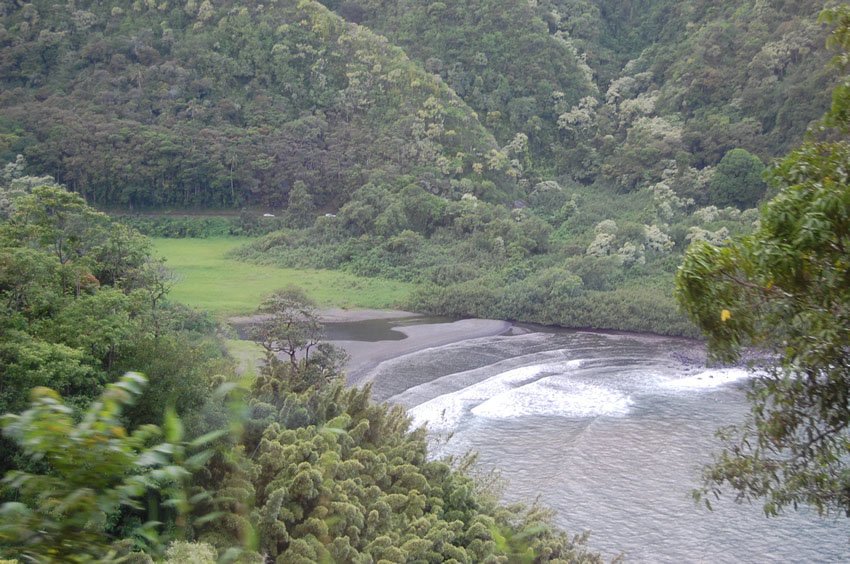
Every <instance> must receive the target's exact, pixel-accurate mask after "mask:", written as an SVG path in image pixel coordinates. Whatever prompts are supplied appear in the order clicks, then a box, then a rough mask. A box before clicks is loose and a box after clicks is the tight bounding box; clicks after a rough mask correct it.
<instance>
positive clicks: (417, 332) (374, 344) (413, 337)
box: [331, 319, 513, 386]
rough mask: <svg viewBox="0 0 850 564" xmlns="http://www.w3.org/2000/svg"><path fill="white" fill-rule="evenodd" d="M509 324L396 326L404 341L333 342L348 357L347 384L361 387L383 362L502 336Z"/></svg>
mask: <svg viewBox="0 0 850 564" xmlns="http://www.w3.org/2000/svg"><path fill="white" fill-rule="evenodd" d="M512 326H513V325H512V324H511V323H510V322H508V321H499V320H495V319H461V320H460V321H454V322H449V323H417V324H414V325H404V324H400V325H396V326H393V330H394V331H398V332H401V333H404V335H406V338H405V339H400V340H391V341H389V340H388V341H354V340H334V341H331V342H332V343H333V344H335V345H337V346H338V347H341V348H343V349H345V351H346V352H347V353H348V354H349V356H350V358H349V361H348V365H347V366H346V372H347V374H348V383H349V384H351V385H353V386H361V385H363V384H366V383H367V382H369V372H370V371H371V370H372V369H373V368H375V367H376V366H378V365H379V364H380V363H382V362H384V361H385V360H390V359H392V358H397V357H400V356H404V355H406V354H410V353H414V352H418V351H421V350H425V349H430V348H433V347H439V346H443V345H448V344H451V343H457V342H460V341H466V340H468V339H477V338H480V337H491V336H494V335H502V334H504V333H507V332H508V331H510V329H511V327H512Z"/></svg>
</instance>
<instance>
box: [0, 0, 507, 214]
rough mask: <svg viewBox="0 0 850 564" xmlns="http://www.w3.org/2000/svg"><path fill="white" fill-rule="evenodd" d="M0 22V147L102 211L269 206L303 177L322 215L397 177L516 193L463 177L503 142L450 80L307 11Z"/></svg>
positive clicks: (171, 3)
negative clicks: (372, 184)
mask: <svg viewBox="0 0 850 564" xmlns="http://www.w3.org/2000/svg"><path fill="white" fill-rule="evenodd" d="M4 9H5V12H4V13H3V14H2V16H3V17H2V20H1V21H0V23H2V28H0V30H2V31H0V91H2V93H0V134H2V138H0V139H2V143H3V144H2V145H0V148H2V149H4V150H5V151H4V156H5V157H6V158H7V159H8V158H9V157H10V156H12V154H14V153H15V152H20V151H23V152H24V153H25V155H26V156H27V158H28V161H29V163H30V165H31V167H32V168H33V169H37V170H39V171H42V172H44V173H50V174H53V175H54V176H55V177H56V178H57V180H59V181H61V182H64V183H66V184H68V186H69V187H71V188H72V189H74V190H76V191H78V192H80V193H82V194H84V195H85V196H86V197H87V198H88V199H89V200H90V201H92V202H95V203H97V204H99V205H116V204H120V205H129V206H134V205H142V206H160V205H180V206H189V205H192V206H234V205H239V204H245V203H254V204H258V203H261V204H266V205H282V204H285V203H286V202H287V199H288V194H289V191H290V188H291V187H292V186H293V185H295V184H296V183H297V182H298V181H301V182H303V183H304V184H305V186H306V190H307V192H308V193H309V196H310V197H311V198H312V199H313V200H314V202H313V203H314V204H315V205H317V206H319V207H324V206H328V207H332V208H335V207H337V206H339V205H341V204H342V203H344V202H345V201H346V200H347V195H348V194H349V193H350V192H352V191H353V190H355V189H357V188H359V187H360V186H362V185H363V184H365V183H367V182H369V181H376V182H386V183H388V184H390V185H405V184H407V183H409V182H411V181H412V180H413V178H414V176H408V175H415V178H416V180H417V181H418V182H419V183H420V184H421V185H422V186H425V187H426V188H427V189H429V190H430V191H431V192H433V193H438V194H448V193H450V192H451V191H452V190H453V189H455V190H457V188H456V182H457V181H458V180H460V179H462V178H466V177H468V178H469V180H468V182H467V184H469V185H473V186H475V187H476V188H475V190H476V192H477V193H479V194H483V195H485V196H490V197H492V198H500V197H504V194H505V193H506V192H510V191H511V190H512V186H513V184H514V181H513V180H512V178H511V177H509V176H508V175H507V174H505V171H506V170H507V169H508V166H507V165H505V166H501V168H500V167H498V166H492V167H490V166H480V167H476V171H475V172H473V164H475V163H476V162H479V161H481V162H484V161H485V159H486V156H487V154H488V153H489V152H491V151H495V150H496V149H498V146H497V145H496V143H495V141H494V139H493V137H492V136H491V135H490V134H489V133H488V132H487V131H486V130H485V129H484V127H482V125H481V124H480V123H479V122H478V120H477V117H476V115H475V114H474V112H472V111H471V110H470V109H469V108H468V107H467V106H466V105H465V104H464V103H463V102H462V101H461V100H460V99H459V98H458V97H457V96H456V95H455V94H454V93H453V92H452V91H451V90H450V89H449V88H448V86H447V85H446V84H444V83H443V82H442V81H441V80H440V79H439V78H437V77H435V76H433V75H431V74H428V73H426V72H424V71H423V70H422V69H421V68H419V67H418V66H417V65H415V64H414V63H412V62H411V61H410V60H409V59H408V58H407V57H406V56H405V55H404V53H403V52H402V51H401V50H399V49H398V48H396V47H393V46H392V45H390V44H389V43H388V42H387V41H386V40H385V39H384V38H382V37H379V36H376V35H375V34H373V33H371V32H370V31H369V30H367V29H364V28H362V27H360V26H356V25H352V24H348V23H346V22H345V21H343V20H342V19H340V18H339V17H337V16H335V15H334V14H332V13H331V12H328V11H327V10H326V9H325V8H324V7H322V6H321V5H320V4H318V3H316V2H311V1H306V2H295V1H294V0H287V1H280V2H272V3H270V4H267V5H264V4H262V3H260V2H255V1H253V0H251V1H246V2H231V1H217V2H210V1H209V0H205V1H204V2H202V3H200V4H198V3H196V2H194V0H190V1H189V2H182V1H179V2H178V1H177V0H166V1H163V2H159V3H154V2H141V1H130V0H126V1H119V2H110V3H108V5H104V4H103V3H101V2H97V1H80V2H69V3H67V4H54V3H53V2H51V1H49V0H37V1H36V2H33V3H31V4H23V5H10V4H8V3H7V4H5V8H4ZM9 160H11V159H9ZM453 183H454V184H453Z"/></svg>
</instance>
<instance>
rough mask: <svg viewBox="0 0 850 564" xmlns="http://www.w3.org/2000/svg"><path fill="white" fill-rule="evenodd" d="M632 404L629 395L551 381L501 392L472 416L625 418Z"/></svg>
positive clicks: (494, 417)
mask: <svg viewBox="0 0 850 564" xmlns="http://www.w3.org/2000/svg"><path fill="white" fill-rule="evenodd" d="M631 404H632V402H631V399H629V397H628V396H626V395H624V394H621V393H618V392H615V391H612V390H609V389H606V388H603V387H601V386H594V385H589V384H581V383H571V384H569V385H567V386H553V385H552V382H550V379H549V378H544V379H542V380H538V381H536V382H533V383H531V384H528V385H526V386H522V387H520V388H516V389H513V390H510V391H507V392H502V393H500V394H498V395H496V396H494V397H492V398H490V399H488V400H487V401H485V402H484V403H482V404H480V405H478V406H476V407H474V408H473V409H472V414H473V415H475V416H478V417H487V418H489V419H512V418H515V417H524V416H529V415H540V416H556V417H576V418H585V417H599V416H603V415H608V416H618V415H625V414H627V413H628V411H629V406H630V405H631Z"/></svg>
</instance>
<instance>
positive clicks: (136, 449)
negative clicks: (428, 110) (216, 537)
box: [0, 373, 200, 562]
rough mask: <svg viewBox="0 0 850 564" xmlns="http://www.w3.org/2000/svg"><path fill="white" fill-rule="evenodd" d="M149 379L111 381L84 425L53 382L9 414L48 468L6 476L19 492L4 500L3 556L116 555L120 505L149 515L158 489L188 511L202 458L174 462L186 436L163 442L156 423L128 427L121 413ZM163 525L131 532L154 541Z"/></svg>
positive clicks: (31, 453)
mask: <svg viewBox="0 0 850 564" xmlns="http://www.w3.org/2000/svg"><path fill="white" fill-rule="evenodd" d="M145 383H146V380H145V378H144V377H143V376H141V375H139V374H134V373H128V374H127V375H125V376H124V377H123V378H122V379H121V380H119V381H118V382H116V383H114V384H110V385H109V386H108V387H107V389H106V391H104V393H103V394H102V395H101V396H100V398H99V399H98V400H97V401H95V402H93V403H92V404H91V406H90V407H89V408H88V409H87V410H86V412H85V413H84V414H83V417H82V420H81V421H80V422H79V423H75V421H74V418H73V415H74V412H73V410H72V409H71V408H69V407H67V406H66V405H65V404H64V403H63V402H62V399H61V397H60V396H59V394H57V393H56V392H54V391H53V390H50V389H48V388H36V389H34V390H33V399H32V404H31V407H30V409H28V410H27V411H25V412H24V413H22V414H21V415H6V416H5V417H4V418H3V432H4V434H6V435H7V436H8V437H10V438H11V439H13V440H14V441H15V442H16V443H17V444H18V445H19V446H20V447H21V448H22V450H23V452H24V454H25V455H26V456H28V457H31V458H32V459H34V460H38V461H40V462H41V463H42V464H44V465H45V466H46V467H47V468H48V469H49V470H48V471H47V472H45V473H38V474H37V473H31V472H26V471H12V472H9V473H7V474H6V477H5V478H4V479H3V483H4V485H5V486H6V487H7V488H9V489H10V490H12V491H14V492H16V494H17V496H18V498H19V499H20V501H18V502H9V503H5V504H3V505H2V506H0V542H2V544H3V545H4V552H5V553H6V554H8V555H10V556H16V557H19V558H24V559H28V560H34V561H38V562H71V561H73V562H85V561H91V560H98V561H113V560H117V559H116V555H117V551H116V550H115V548H114V547H113V546H112V542H113V541H114V540H115V538H114V537H112V536H110V535H109V534H108V533H107V528H108V526H109V520H110V519H113V518H114V517H115V515H116V513H117V512H118V511H119V510H121V509H123V508H129V509H132V510H136V511H142V512H143V510H144V503H143V502H144V500H145V497H146V496H148V495H149V494H150V492H152V491H159V492H161V493H162V494H163V495H164V496H165V497H166V501H165V505H167V506H171V507H173V508H174V510H175V511H177V512H183V511H185V509H186V508H185V499H184V498H183V497H182V495H181V493H180V492H181V490H182V483H183V482H184V481H185V480H186V478H187V477H188V476H189V472H190V471H191V470H192V469H196V468H197V467H198V465H199V464H198V463H199V462H200V459H194V460H193V459H189V460H185V461H183V462H178V461H179V459H180V456H179V454H178V451H181V449H182V447H180V446H179V445H178V444H175V443H174V442H171V441H179V440H180V439H181V438H182V437H179V436H173V437H166V442H157V441H158V440H159V439H160V437H161V431H160V429H159V428H157V427H156V426H153V425H145V426H142V427H139V428H138V429H136V430H135V431H133V432H132V433H128V431H127V430H126V429H125V427H124V426H123V425H122V422H121V420H120V416H121V412H122V410H123V408H125V407H127V406H129V405H132V403H133V402H134V401H135V400H136V398H137V397H138V396H139V395H140V394H141V392H142V389H143V388H144V386H145ZM157 525H159V523H155V522H152V521H148V522H146V523H144V524H143V525H142V526H141V527H139V528H138V529H137V530H136V531H134V532H133V535H134V536H137V537H138V538H139V539H140V540H141V539H147V540H148V541H156V540H157V538H158V536H157V534H156V527H157Z"/></svg>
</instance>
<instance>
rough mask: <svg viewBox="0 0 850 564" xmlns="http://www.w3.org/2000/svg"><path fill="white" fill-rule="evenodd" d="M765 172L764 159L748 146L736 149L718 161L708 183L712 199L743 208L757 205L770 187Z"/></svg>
mask: <svg viewBox="0 0 850 564" xmlns="http://www.w3.org/2000/svg"><path fill="white" fill-rule="evenodd" d="M763 174H764V163H762V162H761V159H759V158H758V157H757V156H755V155H753V154H750V153H749V152H748V151H746V150H745V149H732V150H731V151H729V152H728V153H726V155H725V156H724V157H723V159H722V160H721V161H720V163H719V164H718V165H717V170H716V171H715V172H714V176H713V177H712V178H711V182H709V184H708V190H709V195H710V197H711V202H712V203H713V204H715V205H717V206H730V205H731V206H737V207H738V208H740V209H747V208H752V207H755V205H756V204H757V203H758V201H759V200H761V198H762V196H764V192H765V190H766V189H767V184H765V182H764V180H763V179H762V175H763Z"/></svg>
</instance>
